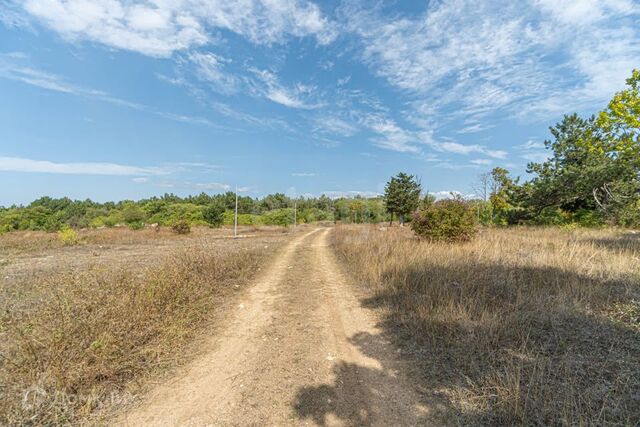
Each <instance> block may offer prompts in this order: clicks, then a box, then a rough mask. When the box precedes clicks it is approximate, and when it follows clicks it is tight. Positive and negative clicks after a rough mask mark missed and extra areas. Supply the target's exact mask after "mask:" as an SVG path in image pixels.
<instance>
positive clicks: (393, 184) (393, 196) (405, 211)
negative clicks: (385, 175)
mask: <svg viewBox="0 0 640 427" xmlns="http://www.w3.org/2000/svg"><path fill="white" fill-rule="evenodd" d="M420 191H421V185H420V182H418V180H417V179H416V178H415V177H414V176H413V175H407V174H406V173H404V172H400V173H399V174H398V175H396V176H394V177H391V180H390V181H389V182H388V183H387V185H386V186H385V188H384V201H385V206H386V209H387V212H389V213H390V214H391V221H393V216H394V215H395V214H397V215H398V220H399V221H400V225H401V226H402V225H404V219H405V217H406V216H407V215H410V214H411V213H413V212H414V211H415V210H416V209H417V208H418V204H419V203H420Z"/></svg>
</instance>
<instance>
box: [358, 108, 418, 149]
mask: <svg viewBox="0 0 640 427" xmlns="http://www.w3.org/2000/svg"><path fill="white" fill-rule="evenodd" d="M363 124H364V125H365V126H366V127H368V128H369V129H370V130H372V131H373V132H375V133H376V134H377V135H378V136H377V137H375V138H373V140H372V142H373V143H374V144H375V145H376V146H378V147H380V148H384V149H387V150H392V151H398V152H401V153H419V152H420V147H418V145H417V142H418V139H417V138H416V136H415V134H414V133H413V132H411V131H408V130H406V129H403V128H401V127H400V126H398V124H397V123H396V122H395V121H394V120H392V119H390V118H388V117H386V116H384V115H380V114H371V115H369V116H367V117H365V118H364V122H363Z"/></svg>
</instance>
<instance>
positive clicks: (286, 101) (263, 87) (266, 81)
mask: <svg viewBox="0 0 640 427" xmlns="http://www.w3.org/2000/svg"><path fill="white" fill-rule="evenodd" d="M250 71H251V72H253V73H254V74H255V75H256V76H257V77H258V79H259V80H260V83H257V82H252V85H253V91H254V93H255V94H256V95H260V96H264V97H265V98H267V99H269V100H271V101H273V102H275V103H276V104H281V105H284V106H285V107H289V108H297V109H304V110H311V109H315V108H319V107H321V104H319V103H314V102H312V101H311V100H309V98H310V97H311V96H313V92H314V91H315V89H316V88H314V87H312V86H306V85H303V84H297V85H295V86H294V87H291V88H289V87H285V86H283V85H282V84H280V82H278V78H277V76H276V75H275V74H274V73H272V72H271V71H269V70H257V69H255V68H252V69H250Z"/></svg>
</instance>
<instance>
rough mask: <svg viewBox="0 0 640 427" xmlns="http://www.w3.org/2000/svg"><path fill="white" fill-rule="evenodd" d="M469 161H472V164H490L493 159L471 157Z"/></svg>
mask: <svg viewBox="0 0 640 427" xmlns="http://www.w3.org/2000/svg"><path fill="white" fill-rule="evenodd" d="M469 163H472V164H474V165H490V164H491V163H493V160H491V159H473V160H471V161H470V162H469Z"/></svg>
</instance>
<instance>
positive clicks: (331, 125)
mask: <svg viewBox="0 0 640 427" xmlns="http://www.w3.org/2000/svg"><path fill="white" fill-rule="evenodd" d="M314 125H315V127H314V129H313V131H314V132H322V133H329V134H334V135H340V136H344V137H350V136H353V135H355V134H356V133H358V128H357V127H356V126H354V125H352V124H351V123H348V122H346V121H345V120H342V119H341V118H338V117H334V116H322V117H317V118H316V119H315V120H314Z"/></svg>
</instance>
